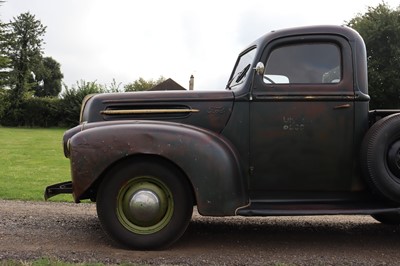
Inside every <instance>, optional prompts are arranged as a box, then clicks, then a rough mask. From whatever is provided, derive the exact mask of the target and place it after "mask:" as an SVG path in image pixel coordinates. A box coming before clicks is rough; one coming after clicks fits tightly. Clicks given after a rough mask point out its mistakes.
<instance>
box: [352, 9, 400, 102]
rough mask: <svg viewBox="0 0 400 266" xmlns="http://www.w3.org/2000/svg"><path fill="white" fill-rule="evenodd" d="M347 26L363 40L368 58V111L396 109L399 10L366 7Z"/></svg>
mask: <svg viewBox="0 0 400 266" xmlns="http://www.w3.org/2000/svg"><path fill="white" fill-rule="evenodd" d="M348 26H350V27H352V28H354V29H355V30H357V31H358V32H359V33H360V35H361V36H362V37H363V38H364V41H365V43H366V47H367V55H368V79H369V94H370V95H371V103H370V106H371V109H379V108H399V107H400V100H399V99H400V86H399V84H400V75H399V69H400V46H399V43H400V9H399V7H398V8H397V9H395V10H392V9H390V7H389V6H388V5H387V4H385V3H384V2H383V3H382V4H379V5H378V6H377V7H369V8H368V11H367V12H366V13H365V14H363V15H358V16H357V17H355V18H353V19H352V20H350V22H349V23H348Z"/></svg>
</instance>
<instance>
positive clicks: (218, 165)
mask: <svg viewBox="0 0 400 266" xmlns="http://www.w3.org/2000/svg"><path fill="white" fill-rule="evenodd" d="M369 100H370V97H369V96H368V80H367V57H366V49H365V44H364V42H363V39H362V38H361V37H360V35H359V34H358V33H357V32H356V31H354V30H352V29H350V28H348V27H344V26H312V27H301V28H292V29H285V30H279V31H272V32H270V33H268V34H266V35H264V36H262V37H261V38H259V39H258V40H256V41H255V42H254V43H252V44H251V45H250V46H248V47H247V48H246V49H245V50H244V51H243V52H241V53H240V54H239V56H238V59H237V61H236V64H235V67H234V69H233V71H232V74H231V76H230V80H229V82H228V83H227V86H226V89H224V90H220V91H184V92H176V91H175V92H135V93H114V94H97V95H91V96H88V97H86V99H85V100H84V102H83V104H82V111H81V118H80V121H81V124H80V125H79V126H77V127H75V128H72V129H70V130H68V131H67V132H66V133H65V135H64V153H65V156H66V157H67V158H69V159H70V162H71V172H72V182H64V183H60V184H55V185H52V186H49V187H47V188H46V191H45V198H46V199H47V198H49V197H52V196H55V195H57V194H60V193H72V194H73V197H74V199H75V201H76V202H80V201H81V200H83V199H91V200H93V201H95V202H96V204H97V205H96V207H97V212H98V217H99V219H100V222H101V225H102V227H103V229H104V230H105V231H106V232H107V233H108V235H109V236H110V237H111V238H113V239H114V240H115V241H116V242H117V243H120V244H122V245H124V246H126V247H128V248H134V249H156V248H163V247H166V246H168V245H170V244H171V243H173V242H174V241H176V240H177V239H179V237H180V236H181V235H182V234H183V233H184V232H185V230H186V228H187V226H188V224H189V222H190V219H191V215H192V211H193V206H197V209H198V212H199V213H200V214H201V215H204V216H233V215H241V216H275V215H286V216H294V215H329V214H332V215H334V214H363V215H372V216H373V217H374V218H375V219H377V220H378V221H381V222H383V223H387V224H399V223H400V110H369Z"/></svg>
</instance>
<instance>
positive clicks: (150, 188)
mask: <svg viewBox="0 0 400 266" xmlns="http://www.w3.org/2000/svg"><path fill="white" fill-rule="evenodd" d="M96 202H97V203H96V204H97V214H98V217H99V220H100V222H101V225H102V227H103V229H104V231H105V232H106V233H107V234H108V235H109V236H110V237H111V238H112V239H114V240H115V241H116V242H117V243H119V244H122V245H123V246H125V247H127V248H132V249H140V250H147V249H160V248H165V247H167V246H168V245H170V244H172V243H173V242H175V241H176V240H178V239H179V238H180V237H181V236H182V235H183V233H184V232H185V230H186V228H187V226H188V224H189V222H190V219H191V216H192V212H193V195H192V189H191V187H190V185H189V182H188V181H187V179H186V178H185V176H183V174H182V173H181V172H180V171H179V170H178V169H176V167H174V166H172V165H169V164H166V163H164V162H158V161H156V162H155V161H153V160H152V161H143V160H141V161H136V162H133V163H132V162H125V163H123V164H119V165H117V166H116V167H114V168H113V169H112V170H111V171H110V172H109V173H108V174H107V175H106V177H105V179H104V181H103V182H102V183H101V184H100V187H99V190H98V193H97V201H96Z"/></svg>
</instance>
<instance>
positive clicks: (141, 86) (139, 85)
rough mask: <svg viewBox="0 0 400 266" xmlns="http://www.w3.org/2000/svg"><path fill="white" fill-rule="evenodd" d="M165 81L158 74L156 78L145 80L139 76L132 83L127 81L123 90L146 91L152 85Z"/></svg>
mask: <svg viewBox="0 0 400 266" xmlns="http://www.w3.org/2000/svg"><path fill="white" fill-rule="evenodd" d="M163 81H165V78H164V77H163V76H160V77H159V78H158V79H157V80H153V79H149V80H145V79H144V78H139V79H137V80H135V81H134V82H132V83H128V84H127V85H125V86H124V88H125V91H146V90H149V89H151V88H153V87H154V86H156V85H158V84H160V83H161V82H163Z"/></svg>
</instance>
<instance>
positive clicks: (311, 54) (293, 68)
mask: <svg viewBox="0 0 400 266" xmlns="http://www.w3.org/2000/svg"><path fill="white" fill-rule="evenodd" d="M341 73H342V71H341V52H340V48H339V46H338V45H336V44H334V43H306V44H305V43H301V44H290V45H284V46H279V47H277V48H275V49H273V50H272V51H271V53H270V55H269V57H268V60H267V63H266V67H265V73H264V83H266V84H272V83H273V84H292V83H300V84H305V83H309V84H310V83H311V84H318V83H339V82H340V80H341V79H342V77H341Z"/></svg>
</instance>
